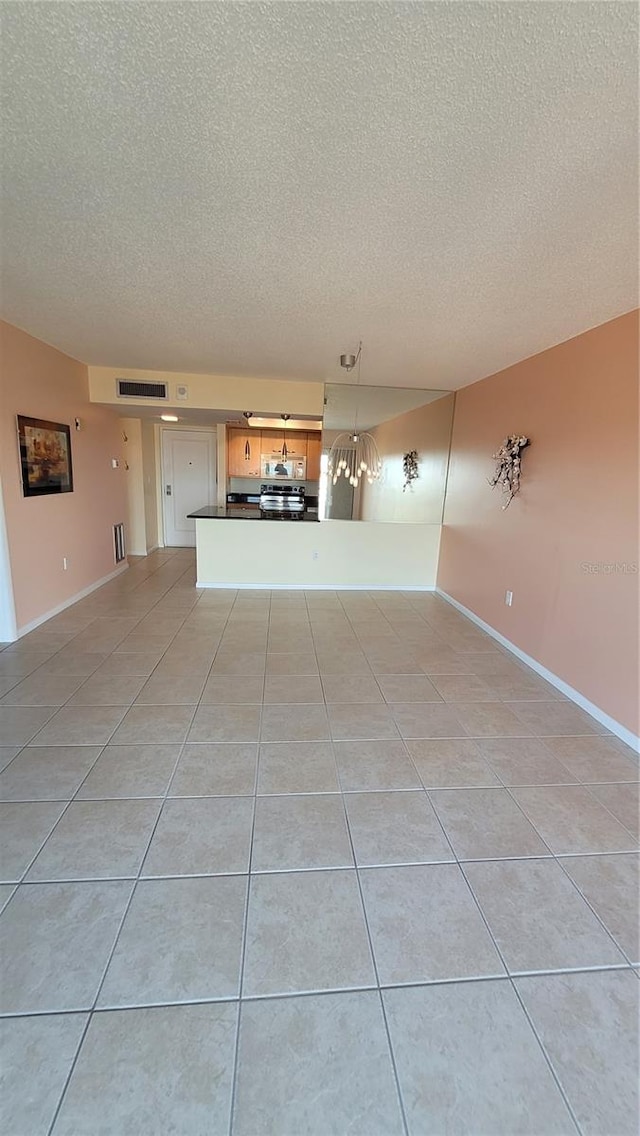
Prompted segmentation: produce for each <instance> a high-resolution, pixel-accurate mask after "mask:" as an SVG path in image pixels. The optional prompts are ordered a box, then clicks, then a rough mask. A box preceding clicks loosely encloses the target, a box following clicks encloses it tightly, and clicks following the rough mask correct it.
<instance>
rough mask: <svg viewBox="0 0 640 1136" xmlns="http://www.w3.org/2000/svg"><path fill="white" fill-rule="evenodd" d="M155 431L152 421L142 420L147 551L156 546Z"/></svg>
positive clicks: (156, 476)
mask: <svg viewBox="0 0 640 1136" xmlns="http://www.w3.org/2000/svg"><path fill="white" fill-rule="evenodd" d="M156 433H157V431H156V430H155V428H154V424H153V422H149V421H148V420H143V422H142V475H143V479H144V486H143V493H144V518H145V535H146V545H147V548H146V550H147V552H151V550H152V549H153V548H157V547H158V543H159V542H158V486H157V482H158V474H157V460H158V459H157V448H156Z"/></svg>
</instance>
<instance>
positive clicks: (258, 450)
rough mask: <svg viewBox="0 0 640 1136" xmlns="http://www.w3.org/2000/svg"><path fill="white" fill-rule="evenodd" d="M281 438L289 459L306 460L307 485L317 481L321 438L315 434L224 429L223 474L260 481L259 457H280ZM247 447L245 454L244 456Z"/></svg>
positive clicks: (313, 432) (292, 431)
mask: <svg viewBox="0 0 640 1136" xmlns="http://www.w3.org/2000/svg"><path fill="white" fill-rule="evenodd" d="M283 435H284V437H286V440H287V454H288V456H289V457H290V458H306V459H307V481H317V480H318V479H319V477H320V455H321V453H322V434H321V433H320V431H318V430H314V431H309V432H307V431H306V430H287V431H286V433H285V432H284V431H282V430H277V429H276V430H251V429H248V430H243V429H241V428H238V427H236V426H229V427H228V428H227V471H228V475H229V477H260V476H261V472H260V458H261V456H262V454H268V455H269V456H270V457H276V456H278V455H279V454H281V453H282V442H283ZM247 446H248V454H247Z"/></svg>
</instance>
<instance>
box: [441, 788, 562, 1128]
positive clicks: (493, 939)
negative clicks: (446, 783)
mask: <svg viewBox="0 0 640 1136" xmlns="http://www.w3.org/2000/svg"><path fill="white" fill-rule="evenodd" d="M427 797H428V798H429V800H430V801H431V797H430V794H429V793H428V792H427ZM431 807H432V808H433V811H434V813H435V814H436V817H437V819H438V823H439V824H440V826H441V828H442V831H443V834H444V836H445V838H446V839H447V840H448V836H447V833H446V830H445V827H444V824H443V823H442V821H441V820H440V817H439V816H438V813H437V811H436V809H435V806H434V805H433V802H431ZM449 843H451V842H449ZM451 848H452V851H453V852H454V855H455V856H456V861H457V864H458V869H459V871H460V873H461V875H462V878H463V879H464V881H465V883H466V885H467V888H468V890H469V893H470V895H471V897H472V900H473V902H474V904H475V906H476V908H477V910H478V913H479V915H480V918H481V919H482V922H483V924H484V926H485V928H486V931H487V934H488V935H489V938H490V939H491V942H492V943H493V946H494V950H495V951H496V954H497V956H498V958H499V959H500V961H501V963H502V965H503V967H504V971H505V977H506V978H507V980H508V981H509V982H510V984H511V989H512V990H513V991H514V993H515V995H516V998H517V999H518V1002H519V1003H520V1006H521V1007H522V1009H523V1011H524V1013H525V1016H526V1018H527V1021H528V1022H529V1025H530V1027H531V1029H532V1032H533V1034H534V1037H535V1039H536V1041H537V1042H538V1045H539V1047H540V1050H541V1051H542V1055H543V1058H544V1060H545V1062H546V1064H547V1066H548V1068H549V1070H550V1072H551V1075H552V1077H553V1080H554V1081H555V1083H556V1085H557V1087H558V1091H559V1092H560V1095H561V1097H562V1100H563V1101H564V1103H565V1105H566V1107H567V1109H568V1111H569V1115H570V1116H571V1119H572V1121H573V1123H574V1124H575V1126H576V1129H577V1131H578V1132H579V1133H582V1130H581V1128H580V1125H579V1124H578V1121H577V1118H576V1116H575V1114H574V1111H573V1108H572V1106H571V1104H570V1103H569V1100H568V1097H567V1095H566V1093H565V1092H564V1089H563V1087H562V1085H561V1084H560V1080H559V1077H558V1076H557V1075H556V1071H555V1069H554V1067H553V1065H552V1062H551V1058H550V1056H549V1054H548V1053H547V1051H546V1049H545V1047H544V1046H543V1044H542V1041H541V1039H540V1037H539V1036H538V1033H537V1030H535V1029H534V1027H533V1023H532V1021H531V1018H530V1016H529V1014H528V1013H527V1012H526V1010H525V1007H524V1003H523V1001H522V999H521V997H520V994H519V992H518V990H517V988H516V985H515V982H514V980H513V978H512V976H511V973H510V970H509V967H508V965H507V960H506V959H505V957H504V954H503V952H502V950H501V949H500V946H499V945H498V942H497V940H496V937H495V935H494V934H493V931H492V930H491V927H490V925H489V921H488V919H487V917H486V915H485V913H484V911H483V909H482V906H481V904H480V901H479V899H478V898H477V896H476V894H475V891H474V890H473V888H472V886H471V883H470V881H469V879H468V877H467V874H466V872H465V871H464V867H463V865H462V863H460V860H459V859H458V856H457V853H456V852H455V849H454V848H453V845H452V844H451Z"/></svg>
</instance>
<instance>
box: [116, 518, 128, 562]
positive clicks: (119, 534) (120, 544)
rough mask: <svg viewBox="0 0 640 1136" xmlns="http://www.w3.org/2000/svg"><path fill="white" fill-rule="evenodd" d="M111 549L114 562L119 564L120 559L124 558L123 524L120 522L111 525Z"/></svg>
mask: <svg viewBox="0 0 640 1136" xmlns="http://www.w3.org/2000/svg"><path fill="white" fill-rule="evenodd" d="M113 551H114V554H115V558H116V564H119V563H120V561H121V560H124V558H125V555H126V553H125V548H124V525H123V524H122V523H120V524H119V525H114V526H113Z"/></svg>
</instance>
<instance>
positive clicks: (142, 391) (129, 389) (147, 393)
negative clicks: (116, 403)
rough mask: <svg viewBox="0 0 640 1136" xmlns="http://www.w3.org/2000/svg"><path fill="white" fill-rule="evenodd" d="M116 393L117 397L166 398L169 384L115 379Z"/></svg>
mask: <svg viewBox="0 0 640 1136" xmlns="http://www.w3.org/2000/svg"><path fill="white" fill-rule="evenodd" d="M116 393H117V395H118V398H168V397H169V384H168V383H153V382H147V381H146V380H144V379H143V380H136V381H134V380H132V379H116Z"/></svg>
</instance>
